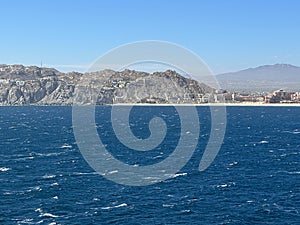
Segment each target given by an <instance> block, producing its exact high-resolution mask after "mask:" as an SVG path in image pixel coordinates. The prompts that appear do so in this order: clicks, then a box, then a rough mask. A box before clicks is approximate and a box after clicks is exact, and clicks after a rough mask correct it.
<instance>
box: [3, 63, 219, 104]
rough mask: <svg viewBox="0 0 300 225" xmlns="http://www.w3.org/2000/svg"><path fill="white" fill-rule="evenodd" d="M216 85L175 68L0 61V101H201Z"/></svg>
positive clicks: (99, 102) (76, 102)
mask: <svg viewBox="0 0 300 225" xmlns="http://www.w3.org/2000/svg"><path fill="white" fill-rule="evenodd" d="M213 92H214V89H213V88H210V87H209V86H207V85H205V84H202V83H199V82H198V81H195V80H192V79H189V78H185V77H183V76H181V75H180V74H178V73H177V72H175V71H171V70H167V71H165V72H155V73H152V74H150V73H146V72H138V71H134V70H124V71H121V72H116V71H112V70H103V71H98V72H92V73H84V74H83V73H78V72H71V73H62V72H59V71H57V70H55V69H51V68H40V67H36V66H29V67H25V66H22V65H0V105H72V104H76V105H84V104H98V105H104V104H114V103H201V102H205V101H208V98H209V97H210V95H211V93H213Z"/></svg>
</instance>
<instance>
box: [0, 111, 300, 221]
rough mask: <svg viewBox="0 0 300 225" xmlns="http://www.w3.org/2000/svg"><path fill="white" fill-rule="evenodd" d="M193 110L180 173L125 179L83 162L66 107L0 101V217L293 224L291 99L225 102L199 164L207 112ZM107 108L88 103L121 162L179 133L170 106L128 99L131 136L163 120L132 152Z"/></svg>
mask: <svg viewBox="0 0 300 225" xmlns="http://www.w3.org/2000/svg"><path fill="white" fill-rule="evenodd" d="M197 110H198V112H199V119H200V123H201V133H200V136H199V145H198V147H197V149H196V151H195V153H194V155H193V157H192V158H191V160H190V161H189V163H188V164H187V165H186V166H185V167H184V168H183V169H182V170H181V171H180V172H179V173H178V174H179V176H177V177H176V178H173V179H169V180H166V181H164V182H161V183H157V184H154V185H150V186H142V187H132V186H123V185H120V184H116V183H113V182H112V181H109V180H106V179H105V178H103V177H102V176H100V175H98V174H97V173H95V172H94V171H93V170H92V169H91V167H90V166H89V165H88V164H87V162H85V160H84V159H83V157H82V155H81V153H80V151H79V149H78V147H77V145H76V141H75V138H74V135H73V129H72V108H71V107H0V157H1V158H0V184H1V186H0V224H300V107H227V130H226V135H225V139H224V143H223V145H222V147H221V149H220V152H219V154H218V156H217V157H216V159H215V160H214V162H213V164H212V165H211V166H210V167H209V168H208V169H207V170H205V171H204V172H199V171H198V164H199V161H200V159H201V157H202V153H203V151H204V149H205V145H206V143H207V141H208V138H209V132H210V113H209V108H208V107H198V108H197ZM108 112H109V107H98V108H97V115H98V116H97V118H96V121H97V125H98V126H97V128H98V132H99V135H100V137H102V138H103V140H104V143H105V144H106V145H107V146H108V149H110V151H111V153H112V154H114V155H115V156H116V158H118V159H119V160H122V161H124V162H126V163H128V164H135V163H140V164H142V165H149V164H153V163H157V162H158V161H159V160H163V159H165V158H166V157H168V155H169V154H170V153H171V152H172V146H173V145H176V143H177V141H178V137H179V136H180V129H179V127H178V126H179V122H178V121H179V118H178V116H177V115H176V112H175V111H174V109H173V108H172V107H152V109H151V110H150V111H148V115H146V113H145V112H143V109H142V108H137V109H135V110H134V111H133V112H132V117H133V118H139V119H135V120H134V119H133V121H135V123H133V124H132V130H133V133H134V134H136V135H137V136H139V137H140V138H146V137H147V136H149V130H148V129H147V126H145V122H147V120H148V119H149V118H150V117H151V116H153V115H156V116H160V117H162V118H164V119H165V121H166V123H167V125H168V126H169V127H172V129H170V130H169V131H171V134H167V136H166V138H165V140H164V142H165V144H164V145H161V146H159V148H158V149H159V150H155V151H150V152H145V153H144V154H145V155H143V154H142V153H137V152H134V153H133V152H132V151H130V150H124V148H123V147H122V145H121V144H120V143H118V140H117V139H116V137H115V136H114V134H113V131H112V129H111V127H110V123H109V116H108V115H109V114H108ZM145 115H146V119H143V118H142V117H143V116H145ZM150 115H151V116H150ZM147 118H148V119H147ZM168 139H171V140H168ZM168 141H169V142H168ZM168 143H169V144H168ZM120 149H122V151H120ZM162 152H163V153H162Z"/></svg>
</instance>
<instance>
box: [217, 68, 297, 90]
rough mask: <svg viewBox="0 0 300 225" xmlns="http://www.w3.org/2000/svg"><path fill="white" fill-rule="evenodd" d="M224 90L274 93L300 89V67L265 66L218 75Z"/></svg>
mask: <svg viewBox="0 0 300 225" xmlns="http://www.w3.org/2000/svg"><path fill="white" fill-rule="evenodd" d="M217 79H218V81H219V82H220V85H221V87H222V88H223V89H227V90H234V91H273V90H276V89H280V88H282V89H286V90H298V91H299V89H300V67H297V66H293V65H290V64H274V65H264V66H259V67H256V68H249V69H245V70H241V71H237V72H231V73H224V74H219V75H217Z"/></svg>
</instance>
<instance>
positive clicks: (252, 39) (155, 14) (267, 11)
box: [0, 0, 300, 73]
mask: <svg viewBox="0 0 300 225" xmlns="http://www.w3.org/2000/svg"><path fill="white" fill-rule="evenodd" d="M0 25H1V26H0V29H1V32H0V40H1V44H0V64H1V63H2V64H16V63H18V64H24V65H39V64H40V62H41V60H42V61H43V63H44V65H47V66H54V67H56V68H58V69H60V70H62V71H69V70H78V71H83V70H84V69H85V68H86V67H87V66H88V65H89V64H90V63H92V62H93V61H94V60H95V59H97V58H98V57H99V56H101V55H103V54H104V53H105V52H106V51H108V50H110V49H112V48H115V47H117V46H119V45H121V44H125V43H128V42H133V41H141V40H163V41H170V42H174V43H177V44H179V45H182V46H184V47H186V48H188V49H190V50H192V51H194V52H195V53H196V54H198V55H199V56H200V57H201V58H202V59H203V60H204V61H205V62H206V63H207V64H208V65H209V67H210V68H211V69H212V70H213V71H214V72H215V73H220V72H228V71H235V70H239V69H244V68H248V67H256V66H259V65H263V64H274V63H290V64H294V65H298V66H300V1H299V0H195V1H192V0H185V1H184V0H26V1H23V0H2V1H1V4H0Z"/></svg>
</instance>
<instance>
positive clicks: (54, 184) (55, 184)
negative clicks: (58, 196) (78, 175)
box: [50, 182, 59, 186]
mask: <svg viewBox="0 0 300 225" xmlns="http://www.w3.org/2000/svg"><path fill="white" fill-rule="evenodd" d="M58 185H59V184H58V183H57V182H55V183H52V184H50V186H58Z"/></svg>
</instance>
